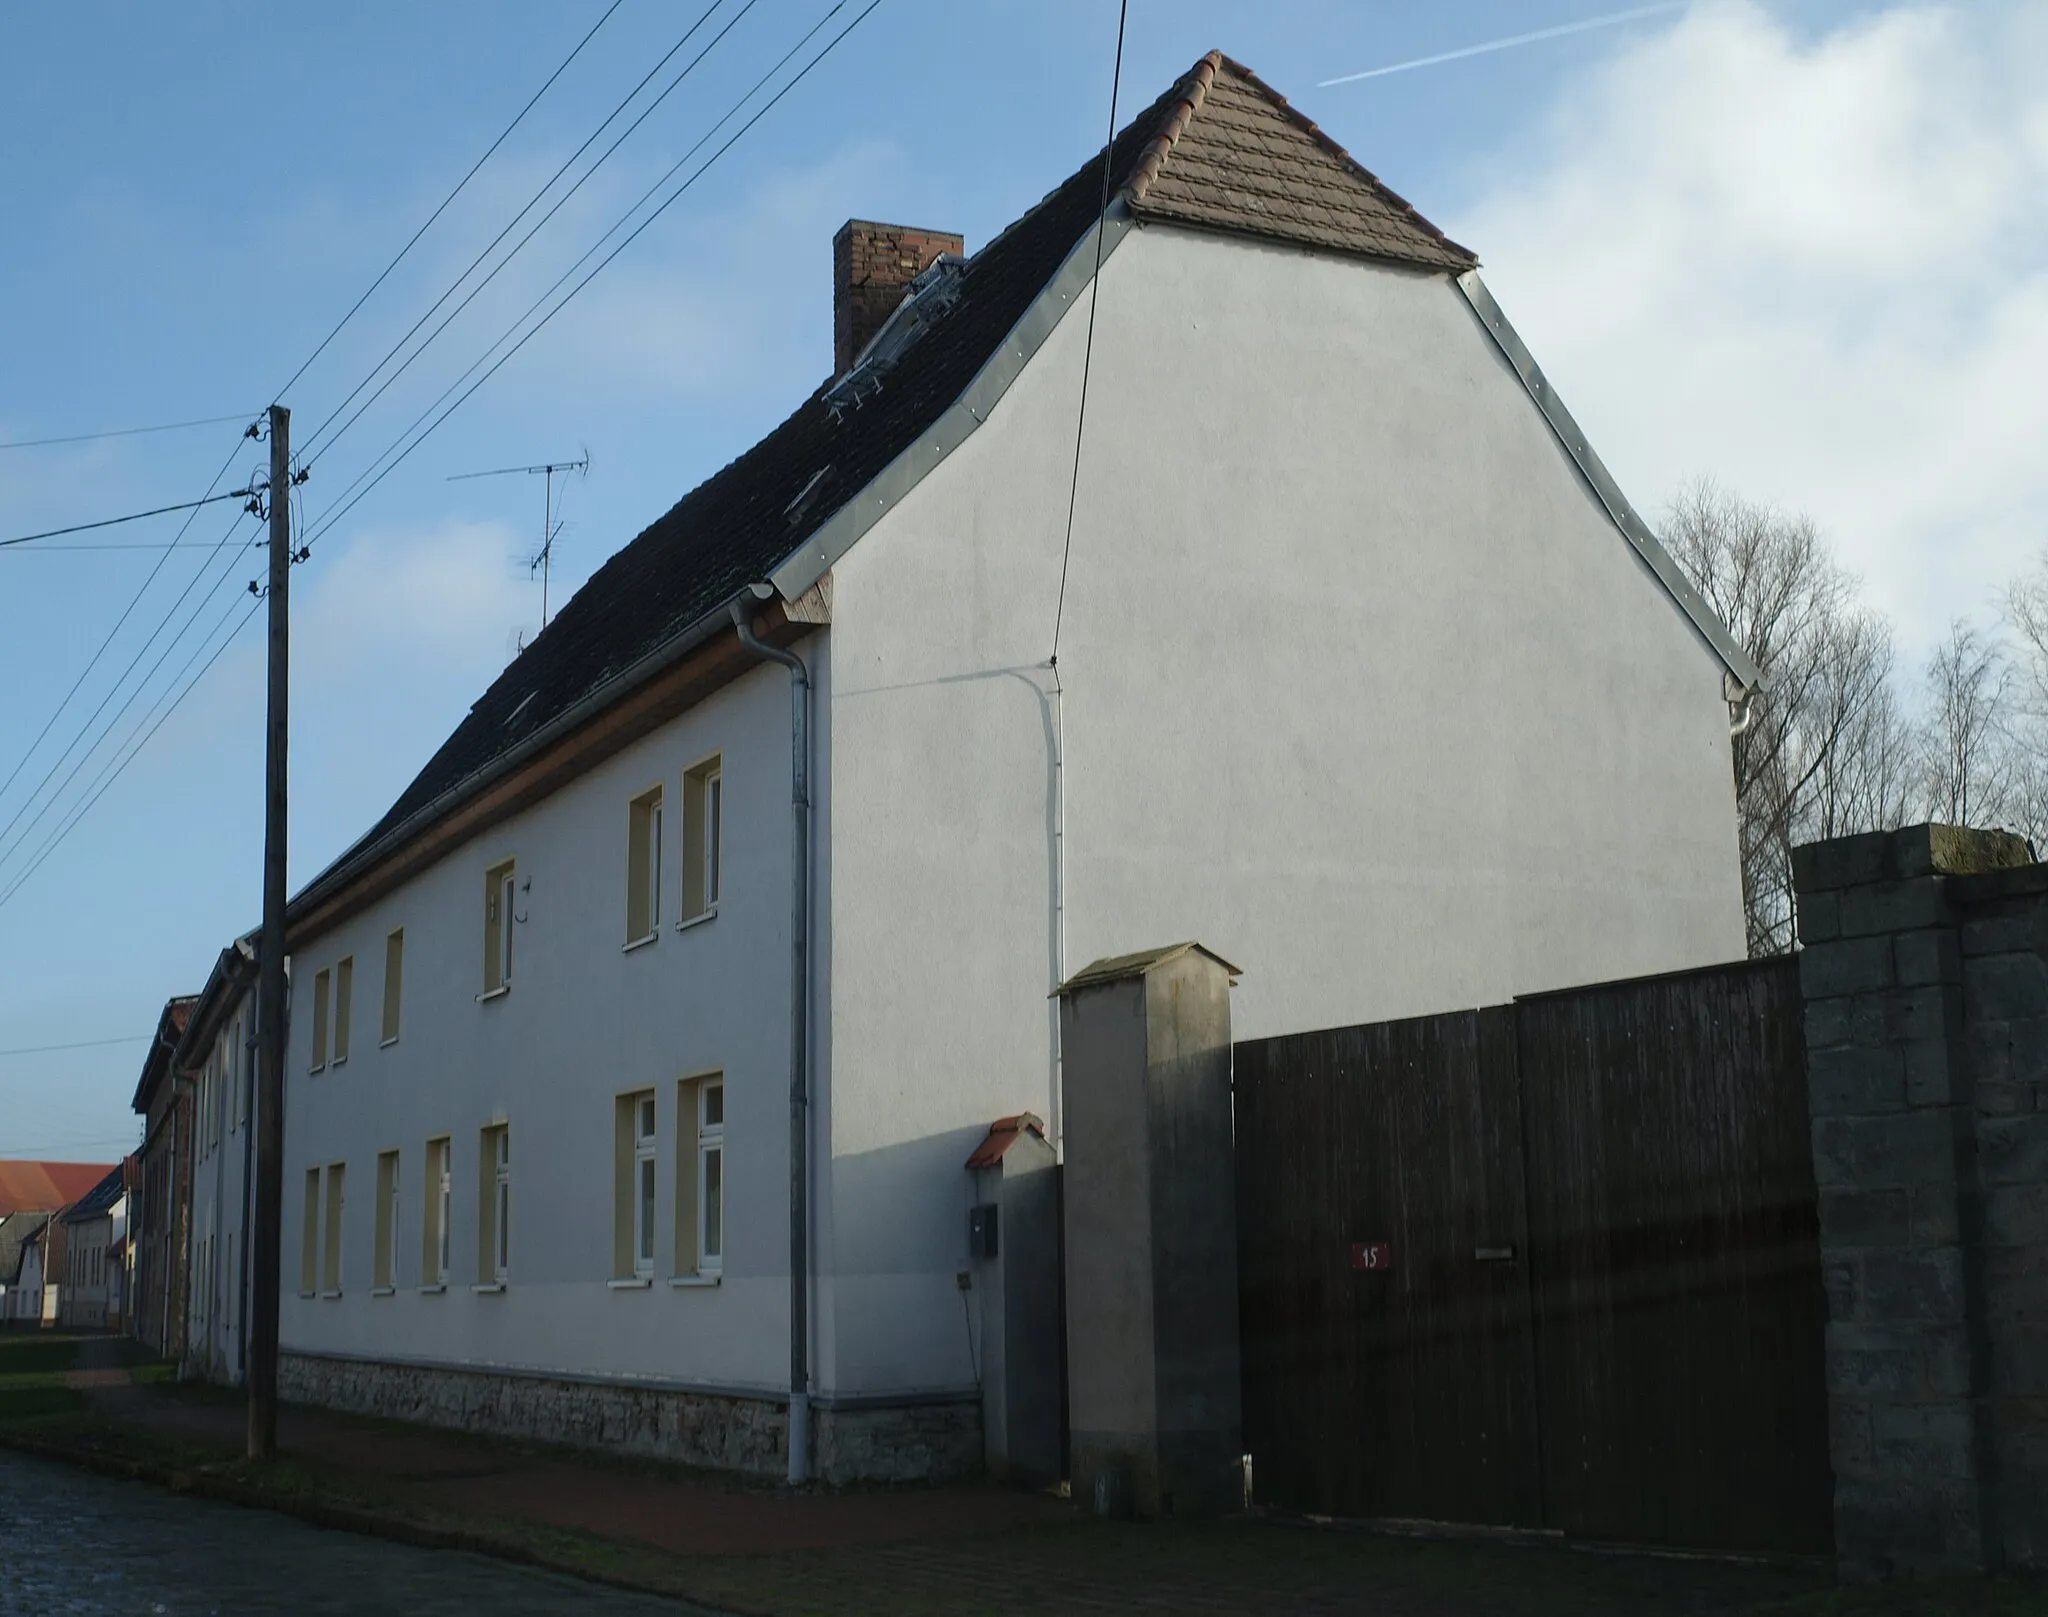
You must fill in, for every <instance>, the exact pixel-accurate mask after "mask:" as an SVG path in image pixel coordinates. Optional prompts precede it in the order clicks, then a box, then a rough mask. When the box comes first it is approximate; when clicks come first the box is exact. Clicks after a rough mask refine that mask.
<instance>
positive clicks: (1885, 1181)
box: [1794, 825, 2030, 1576]
mask: <svg viewBox="0 0 2048 1617" xmlns="http://www.w3.org/2000/svg"><path fill="white" fill-rule="evenodd" d="M2029 861H2030V852H2029V850H2028V848H2027V845H2026V844H2025V842H2024V841H2022V840H2021V839H2019V838H2017V837H2012V836H2009V835H2007V834H2004V833H1999V832H1973V831H1964V830H1958V829H1955V828H1951V827H1947V826H1929V825H1922V826H1915V827H1912V828H1909V829H1907V830H1903V831H1898V832H1873V833H1871V834H1869V835H1866V836H1857V837H1847V838H1842V839H1838V840H1836V841H1832V842H1824V843H1816V844H1813V845H1811V846H1809V847H1804V848H1801V849H1798V850H1797V851H1796V853H1795V855H1794V877H1795V885H1796V889H1797V895H1798V925H1799V937H1800V942H1801V944H1802V945H1803V951H1802V953H1801V956H1800V983H1801V987H1802V990H1803V992H1804V995H1805V1000H1806V1044H1807V1082H1808V1095H1809V1105H1810V1110H1811V1116H1812V1127H1813V1161H1814V1177H1815V1180H1816V1183H1817V1185H1818V1188H1819V1192H1820V1230H1821V1264H1822V1273H1823V1276H1824V1279H1825V1282H1826V1285H1827V1292H1828V1332H1827V1392H1828V1410H1829V1433H1830V1441H1831V1445H1832V1450H1833V1460H1834V1470H1835V1540H1836V1553H1837V1556H1838V1558H1839V1561H1840V1564H1841V1567H1842V1570H1843V1572H1844V1574H1845V1575H1846V1576H1880V1575H1885V1574H1888V1573H1891V1572H1894V1571H1913V1572H1935V1571H1982V1570H1985V1569H1987V1568H1990V1567H1992V1566H1995V1565H1997V1564H1998V1562H1999V1560H2000V1544H2001V1540H2000V1537H1999V1532H1998V1527H1997V1523H1996V1512H1995V1501H1996V1489H1995V1486H1994V1482H1993V1477H1992V1466H1991V1450H1992V1443H1991V1435H1992V1434H1991V1418H1990V1415H1989V1413H1988V1412H1987V1407H1986V1405H1987V1398H1988V1395H1989V1392H1990V1378H1989V1372H1990V1366H1989V1350H1988V1335H1987V1330H1986V1323H1985V1312H1984V1310H1985V1286H1984V1275H1983V1261H1982V1255H1983V1248H1982V1222H1983V1201H1982V1197H1981V1195H1980V1193H1979V1183H1978V1180H1979V1175H1978V1166H1977V1148H1976V1130H1975V1122H1976V1116H1975V1106H1974V1096H1973V1074H1974V1068H1973V1065H1972V1062H1971V1059H1970V1051H1969V1041H1968V1037H1967V1029H1966V1016H1965V1009H1966V1007H1965V1001H1964V962H1963V955H1962V948H1961V915H1960V913H1959V910H1958V907H1957V904H1956V902H1955V895H1954V893H1953V892H1952V890H1951V882H1952V879H1953V878H1956V877H1959V876H1964V875H1966V874H1968V873H1970V872H1975V871H1983V870H1990V869H1998V868H2004V867H2009V866H2015V865H2023V864H2026V863H2028V862H2029Z"/></svg>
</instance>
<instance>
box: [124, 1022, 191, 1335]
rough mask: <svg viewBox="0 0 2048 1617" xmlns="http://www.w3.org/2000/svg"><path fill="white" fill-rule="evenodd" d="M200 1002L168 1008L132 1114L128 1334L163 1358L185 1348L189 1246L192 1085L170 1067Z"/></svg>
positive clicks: (152, 1043) (159, 1024)
mask: <svg viewBox="0 0 2048 1617" xmlns="http://www.w3.org/2000/svg"><path fill="white" fill-rule="evenodd" d="M196 1003H197V996H195V995H189V994H188V995H186V996H184V997H182V998H179V999H173V1000H171V1001H169V1002H168V1003H166V1004H165V1006H164V1008H163V1011H162V1013H161V1014H160V1015H159V1016H158V1017H157V1024H156V1037H155V1038H154V1039H152V1040H151V1041H150V1046H149V1054H148V1055H147V1056H145V1057H144V1058H143V1062H142V1077H141V1079H140V1080H139V1081H138V1082H137V1083H136V1086H135V1099H134V1102H133V1104H134V1108H135V1110H136V1111H137V1112H140V1113H141V1114H142V1149H141V1150H140V1151H138V1152H137V1153H136V1162H137V1165H138V1168H137V1172H138V1178H137V1183H136V1192H135V1205H134V1207H133V1208H132V1209H131V1210H130V1218H129V1239H130V1243H131V1245H132V1247H133V1250H134V1254H135V1261H134V1270H135V1306H134V1308H133V1309H132V1310H131V1313H130V1318H129V1322H128V1329H129V1333H130V1334H131V1335H133V1336H134V1337H135V1338H136V1339H137V1340H138V1341H140V1342H141V1343H143V1344H144V1345H145V1346H146V1347H148V1348H150V1349H151V1350H152V1351H153V1352H155V1353H157V1354H158V1355H160V1356H161V1357H163V1358H167V1359H176V1358H181V1357H182V1356H183V1354H184V1348H185V1299H186V1296H187V1294H188V1285H187V1280H188V1269H189V1265H188V1261H187V1257H186V1252H187V1243H188V1241H189V1239H190V1235H191V1225H192V1115H193V1110H194V1106H193V1101H192V1086H191V1085H190V1083H188V1082H186V1081H185V1079H184V1078H183V1075H182V1074H180V1073H179V1072H178V1070H177V1068H176V1064H175V1062H174V1061H173V1059H172V1058H173V1056H174V1054H175V1053H176V1050H177V1047H178V1041H179V1039H180V1038H182V1037H183V1035H184V1032H185V1028H186V1025H187V1023H188V1022H189V1021H190V1020H191V1017H192V1007H193V1005H194V1004H196Z"/></svg>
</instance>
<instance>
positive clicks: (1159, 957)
mask: <svg viewBox="0 0 2048 1617" xmlns="http://www.w3.org/2000/svg"><path fill="white" fill-rule="evenodd" d="M1190 951H1192V952H1193V953H1195V954H1205V955H1207V956H1208V957H1209V958H1210V959H1211V960H1213V961H1215V962H1216V964H1217V965H1219V966H1221V967H1222V968H1223V969H1224V970H1225V971H1227V972H1229V973H1230V975H1231V976H1232V977H1242V976H1243V975H1244V971H1243V969H1242V968H1241V967H1238V966H1233V965H1232V964H1231V963H1230V962H1229V961H1228V960H1225V959H1224V958H1223V956H1221V955H1220V954H1218V953H1217V952H1216V951H1215V950H1214V949H1208V948H1204V947H1203V946H1202V945H1201V944H1199V943H1196V942H1194V941H1192V940H1190V941H1189V942H1187V943H1169V944H1167V945H1166V946H1165V947H1164V948H1160V949H1140V950H1139V951H1138V952H1137V953H1136V954H1115V955H1110V956H1108V957H1106V958H1105V959H1102V960H1098V961H1096V962H1095V963H1094V964H1093V965H1087V966H1083V967H1082V968H1081V969H1080V970H1079V971H1077V972H1075V973H1074V975H1073V976H1071V977H1069V978H1068V979H1067V980H1066V981H1065V982H1063V983H1061V984H1060V987H1059V991H1060V992H1061V993H1062V994H1071V993H1073V992H1075V991H1076V990H1077V989H1082V988H1099V987H1101V986H1102V984H1104V983H1113V982H1120V981H1122V980H1123V979H1125V978H1127V977H1142V976H1144V975H1145V973H1146V972H1148V971H1152V970H1154V969H1155V968H1157V967H1159V966H1163V965H1165V964H1166V963H1167V962H1168V961H1169V960H1178V959H1179V958H1180V957H1181V956H1182V955H1184V954H1187V953H1189V952H1190Z"/></svg>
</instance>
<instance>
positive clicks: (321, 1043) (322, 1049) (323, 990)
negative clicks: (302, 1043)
mask: <svg viewBox="0 0 2048 1617" xmlns="http://www.w3.org/2000/svg"><path fill="white" fill-rule="evenodd" d="M332 981H333V979H332V977H331V975H330V974H329V972H328V970H327V968H326V967H325V966H322V967H321V968H320V969H319V970H318V971H316V972H314V973H313V1059H312V1062H311V1064H310V1065H308V1066H307V1068H306V1070H307V1071H308V1072H325V1071H326V1070H327V1031H328V1024H327V991H328V985H329V983H331V982H332Z"/></svg>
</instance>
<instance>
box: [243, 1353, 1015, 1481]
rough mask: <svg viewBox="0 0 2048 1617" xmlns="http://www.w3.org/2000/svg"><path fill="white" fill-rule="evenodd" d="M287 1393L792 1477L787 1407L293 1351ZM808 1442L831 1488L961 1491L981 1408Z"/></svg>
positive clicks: (880, 1416) (858, 1416) (859, 1416)
mask: <svg viewBox="0 0 2048 1617" xmlns="http://www.w3.org/2000/svg"><path fill="white" fill-rule="evenodd" d="M278 1392H279V1395H280V1396H281V1397H283V1398H285V1399H286V1400H288V1401H290V1402H293V1403H304V1404H319V1405H322V1406H324V1407H326V1408H329V1409H342V1410H348V1411H350V1412H351V1413H354V1414H359V1415H375V1416H378V1417H381V1418H383V1419H387V1420H404V1421H417V1422H419V1423H421V1424H423V1425H427V1426H445V1427H451V1428H453V1429H455V1430H457V1431H470V1432H488V1433H490V1434H492V1435H493V1436H497V1437H510V1438H518V1439H523V1440H526V1441H529V1442H538V1443H564V1444H568V1445H571V1446H573V1447H577V1448H602V1449H610V1450H614V1451H623V1452H626V1453H629V1454H644V1455H648V1456H650V1457H653V1458H656V1459H662V1460H673V1461H676V1462H678V1463H680V1464H683V1465H701V1466H706V1467H710V1468H713V1469H718V1470H727V1471H741V1472H747V1473H750V1474H753V1475H756V1476H777V1477H779V1476H782V1475H784V1474H785V1473H786V1470H787V1467H788V1458H787V1443H788V1436H787V1433H788V1428H789V1409H788V1405H787V1404H785V1403H783V1402H782V1401H781V1400H780V1399H770V1398H747V1397H741V1396H736V1395H732V1394H726V1393H711V1392H693V1391H689V1390H686V1389H682V1388H674V1387H650V1386H638V1385H635V1384H633V1383H631V1382H596V1381H592V1382H586V1381H568V1380H562V1379H557V1378H555V1377H550V1376H538V1375H520V1374H508V1373H504V1372H499V1371H482V1370H462V1369H455V1368H451V1367H444V1366H438V1365H412V1364H389V1363H381V1362H376V1361H371V1360H362V1359H335V1358H326V1357H321V1356H317V1355H313V1354H303V1353H289V1352H287V1353H283V1354H281V1355H280V1356H279V1364H278ZM811 1442H812V1453H813V1467H812V1469H813V1474H814V1475H816V1476H818V1477H819V1478H820V1479H822V1480H823V1481H826V1482H833V1483H841V1482H857V1481H888V1482H902V1481H941V1480H952V1479H957V1478H960V1477H965V1476H971V1475H973V1474H974V1473H975V1472H976V1471H978V1470H979V1469H980V1466H981V1409H980V1406H979V1405H978V1404H974V1403H947V1404H914V1405H895V1406H889V1407H885V1408H867V1409H833V1408H829V1407H825V1408H820V1407H816V1406H814V1407H813V1410H812V1415H811Z"/></svg>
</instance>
